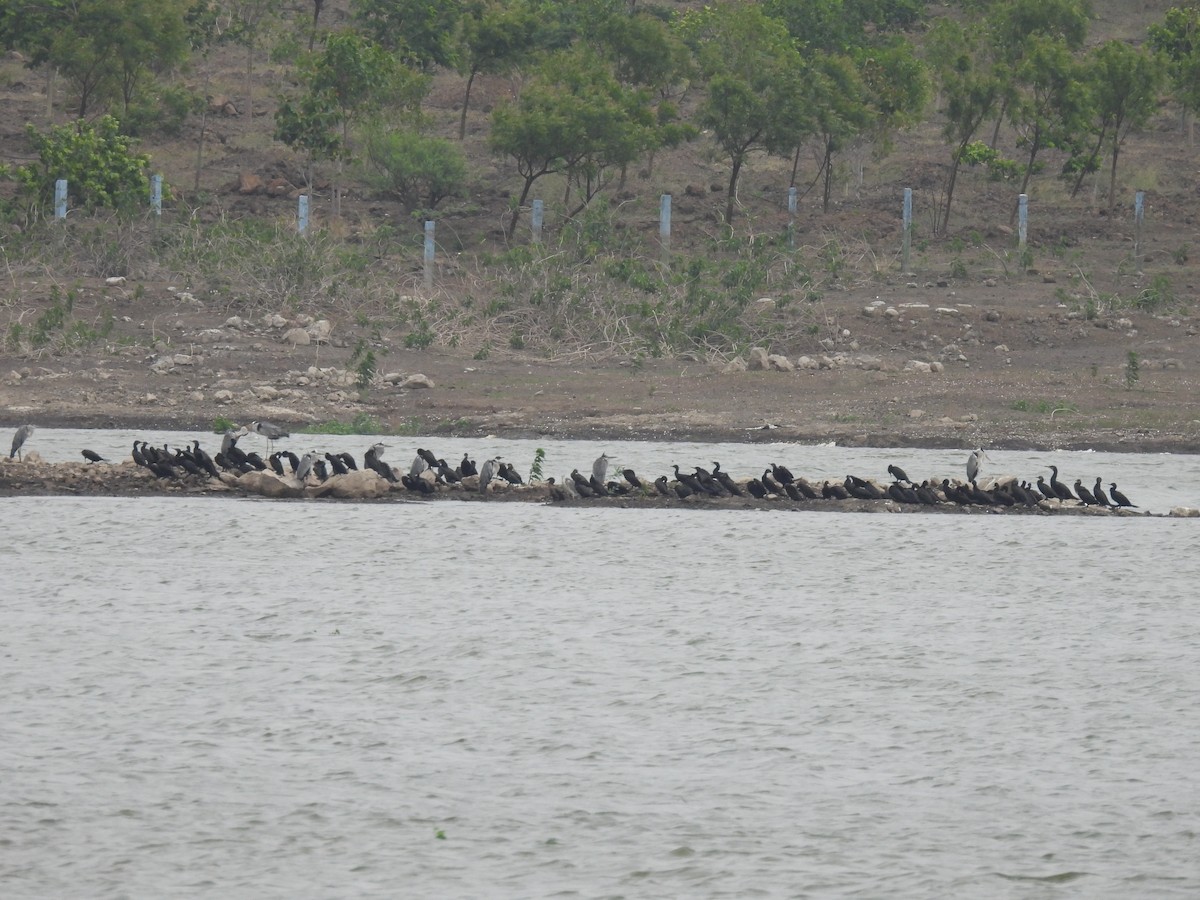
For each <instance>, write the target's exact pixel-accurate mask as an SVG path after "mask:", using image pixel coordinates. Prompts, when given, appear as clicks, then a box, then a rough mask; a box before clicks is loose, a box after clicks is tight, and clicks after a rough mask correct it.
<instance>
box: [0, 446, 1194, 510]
mask: <svg viewBox="0 0 1200 900" xmlns="http://www.w3.org/2000/svg"><path fill="white" fill-rule="evenodd" d="M478 485H479V479H478V476H469V477H467V478H465V479H463V481H462V482H461V483H459V484H452V485H445V484H439V485H437V486H436V487H433V489H432V491H430V492H429V493H424V492H419V491H413V490H410V489H408V488H406V487H404V486H403V484H401V483H400V482H390V481H388V480H387V479H385V478H383V477H382V476H380V475H379V474H377V473H376V472H374V471H372V470H369V469H364V470H358V471H353V472H350V473H349V474H346V475H333V476H330V477H329V478H328V479H326V480H325V481H324V482H321V483H319V484H316V483H313V482H312V481H311V480H310V481H309V482H308V483H304V484H302V483H300V482H299V481H298V480H297V479H296V478H295V477H293V476H290V475H285V476H282V477H280V476H278V475H276V474H275V473H273V472H270V471H253V472H248V473H245V474H241V475H237V474H234V473H232V472H223V473H221V477H220V478H212V477H205V476H194V475H193V476H186V477H183V478H178V479H165V478H159V477H156V476H155V475H154V474H153V473H152V472H150V471H149V470H148V469H146V468H144V467H141V466H137V465H135V464H134V463H133V462H132V460H126V461H124V462H120V463H107V462H101V463H75V462H63V463H47V462H44V461H43V460H41V459H40V458H39V457H38V455H37V453H36V452H35V453H30V454H28V455H27V456H26V457H25V459H24V460H7V459H5V460H0V497H45V496H97V497H164V496H180V497H196V496H212V497H230V498H266V499H271V500H291V501H297V502H305V501H351V502H437V501H465V502H525V503H543V504H554V505H560V506H575V507H585V506H586V507H595V506H611V507H619V508H622V509H727V510H728V509H762V510H792V511H824V512H874V513H932V514H955V515H1075V516H1102V517H1113V516H1117V517H1146V516H1152V515H1155V514H1152V513H1150V512H1148V511H1145V510H1140V509H1129V508H1111V507H1102V506H1085V505H1084V504H1082V503H1079V502H1076V501H1059V500H1042V501H1041V502H1040V503H1037V504H1036V505H1031V506H1020V505H1017V506H1008V507H997V506H982V505H961V504H957V503H949V502H943V503H938V504H937V505H934V506H929V505H923V504H918V503H899V502H896V501H895V500H893V499H890V498H887V499H880V500H862V499H855V498H850V499H816V500H801V501H795V500H792V499H791V498H789V497H787V496H786V495H783V494H778V495H777V494H768V495H767V496H766V497H763V498H755V497H751V496H748V495H747V496H741V497H738V496H721V497H713V496H708V495H692V496H690V497H686V498H682V499H681V498H677V497H667V496H663V495H661V494H659V493H658V492H656V491H654V490H651V489H649V487H648V486H647V488H646V489H643V490H641V491H637V490H632V491H630V492H629V493H627V494H622V495H620V496H608V497H590V498H574V497H570V496H566V495H564V492H563V491H562V489H561V487H560V486H559V485H558V484H556V483H555V482H553V481H551V480H547V481H541V482H536V483H534V484H523V485H510V484H508V483H506V482H503V481H493V482H492V483H490V484H489V485H488V486H487V490H485V491H482V492H481V491H480V490H479V489H478ZM1167 515H1168V516H1171V517H1182V518H1198V517H1200V510H1196V509H1191V508H1186V507H1176V508H1174V509H1172V510H1170V512H1169V513H1167Z"/></svg>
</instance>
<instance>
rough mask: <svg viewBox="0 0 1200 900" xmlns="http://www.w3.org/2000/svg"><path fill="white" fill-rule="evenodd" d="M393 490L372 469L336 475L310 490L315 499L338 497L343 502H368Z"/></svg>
mask: <svg viewBox="0 0 1200 900" xmlns="http://www.w3.org/2000/svg"><path fill="white" fill-rule="evenodd" d="M390 490H391V484H390V483H389V482H388V481H387V480H386V479H384V478H381V477H380V476H379V475H378V473H376V472H374V471H373V470H371V469H359V470H357V471H354V472H349V473H347V474H345V475H334V476H333V477H331V478H329V479H328V480H327V481H325V482H323V483H322V484H320V485H318V486H317V487H315V488H310V489H309V492H308V493H309V495H310V496H313V497H337V498H338V499H341V500H366V499H370V498H372V497H382V496H384V495H385V494H387V493H388V492H389V491H390Z"/></svg>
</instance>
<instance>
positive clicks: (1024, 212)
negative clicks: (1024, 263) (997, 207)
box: [1017, 194, 1029, 250]
mask: <svg viewBox="0 0 1200 900" xmlns="http://www.w3.org/2000/svg"><path fill="white" fill-rule="evenodd" d="M1028 236H1029V195H1028V194H1021V195H1020V196H1019V197H1018V198H1017V246H1019V247H1020V248H1021V249H1022V250H1024V249H1025V241H1026V239H1027V238H1028Z"/></svg>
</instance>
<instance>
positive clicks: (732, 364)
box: [721, 356, 746, 375]
mask: <svg viewBox="0 0 1200 900" xmlns="http://www.w3.org/2000/svg"><path fill="white" fill-rule="evenodd" d="M745 371H746V361H745V360H744V359H742V358H741V357H740V356H735V357H734V358H733V359H731V360H730V361H729V362H727V363H725V365H724V366H722V367H721V372H722V374H725V375H737V374H738V373H740V372H745Z"/></svg>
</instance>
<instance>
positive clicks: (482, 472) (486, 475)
mask: <svg viewBox="0 0 1200 900" xmlns="http://www.w3.org/2000/svg"><path fill="white" fill-rule="evenodd" d="M499 471H500V457H499V456H496V457H493V458H492V459H488V460H484V463H483V465H482V466H480V467H479V492H480V493H481V494H482V493H483V492H485V491H486V490H487V486H488V485H489V484H490V483H491V481H492V479H493V478H495V477H496V473H497V472H499Z"/></svg>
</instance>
